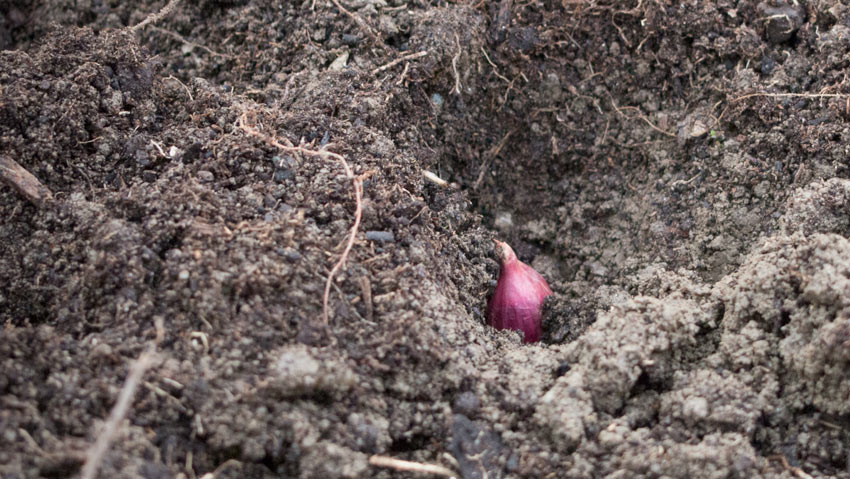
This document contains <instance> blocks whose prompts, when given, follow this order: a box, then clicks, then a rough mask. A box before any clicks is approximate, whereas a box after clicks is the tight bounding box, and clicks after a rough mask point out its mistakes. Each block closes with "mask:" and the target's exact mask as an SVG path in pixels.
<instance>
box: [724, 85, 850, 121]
mask: <svg viewBox="0 0 850 479" xmlns="http://www.w3.org/2000/svg"><path fill="white" fill-rule="evenodd" d="M757 97H766V98H846V99H847V100H848V101H850V94H848V93H767V92H757V93H749V94H747V95H741V96H739V97H735V98H733V99H731V100H729V101H728V102H727V103H726V106H725V107H724V108H723V111H721V112H720V115H719V116H718V117H717V119H716V120H715V121H714V123H713V124H712V126H711V128H714V127H715V126H717V125H718V124H719V123H720V120H722V119H723V116H724V115H725V114H726V111H728V110H729V106H730V105H732V104H733V103H738V102H740V101H743V100H747V99H749V98H757ZM721 103H723V101H722V100H721V101H718V102H717V103H715V104H714V107H712V109H711V110H712V111H715V110H717V107H718V106H720V104H721Z"/></svg>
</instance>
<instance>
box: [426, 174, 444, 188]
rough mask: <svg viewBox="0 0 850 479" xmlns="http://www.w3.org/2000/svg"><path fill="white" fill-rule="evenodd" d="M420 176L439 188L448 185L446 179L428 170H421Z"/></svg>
mask: <svg viewBox="0 0 850 479" xmlns="http://www.w3.org/2000/svg"><path fill="white" fill-rule="evenodd" d="M422 177H423V178H425V179H426V180H428V181H430V182H431V183H434V184H435V185H437V186H439V187H441V188H446V187H448V186H449V182H448V181H446V180H444V179H442V178H440V177H439V176H437V175H436V174H434V173H432V172H430V171H428V170H422Z"/></svg>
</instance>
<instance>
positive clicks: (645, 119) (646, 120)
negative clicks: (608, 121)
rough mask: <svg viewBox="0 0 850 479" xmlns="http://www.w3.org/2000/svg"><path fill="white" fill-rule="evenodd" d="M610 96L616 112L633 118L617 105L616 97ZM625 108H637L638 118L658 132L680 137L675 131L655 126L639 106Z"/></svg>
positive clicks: (624, 116)
mask: <svg viewBox="0 0 850 479" xmlns="http://www.w3.org/2000/svg"><path fill="white" fill-rule="evenodd" d="M609 97H610V100H611V106H613V107H614V110H616V112H617V113H618V114H619V115H620V116H622V117H623V118H628V119H629V120H631V118H629V116H628V115H626V114H625V113H623V110H621V109H620V108H619V107H618V106H617V102H615V101H614V98H613V97H611V96H610V95H609ZM623 108H628V109H633V110H637V112H638V118H639V119H641V120H643V122H644V123H646V124H647V125H649V127H650V128H652V129H653V130H655V131H657V132H658V133H661V134H662V135H666V136H669V137H671V138H678V137H677V136H676V134H674V133H670V132H669V131H664V130H662V129H661V128H658V127H657V126H655V125H654V124H653V123H652V122H651V121H649V118H647V117H646V116H645V115H644V114H643V112H641V111H640V109H639V108H636V107H633V106H632V107H627V106H624V107H623Z"/></svg>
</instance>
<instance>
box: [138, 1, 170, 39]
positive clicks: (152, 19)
mask: <svg viewBox="0 0 850 479" xmlns="http://www.w3.org/2000/svg"><path fill="white" fill-rule="evenodd" d="M178 3H180V0H171V1H170V2H168V5H166V6H164V7H162V9H161V10H160V11H158V12H156V13H151V14H150V15H148V16H147V18H145V19H144V20H142V21H141V22H139V23H137V24H136V25H134V26H133V27H131V30H132V31H134V32H138V31H139V30H141V29H142V28H145V26H147V25H149V24H151V23H156V22H158V21H160V20H162V19H163V18H165V17H166V16H168V15H170V14H171V12H173V11H174V9H175V8H177V4H178Z"/></svg>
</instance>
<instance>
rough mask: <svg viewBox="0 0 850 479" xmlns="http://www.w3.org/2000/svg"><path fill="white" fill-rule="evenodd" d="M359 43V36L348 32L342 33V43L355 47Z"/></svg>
mask: <svg viewBox="0 0 850 479" xmlns="http://www.w3.org/2000/svg"><path fill="white" fill-rule="evenodd" d="M359 43H360V37H358V36H357V35H352V34H350V33H343V34H342V44H343V45H348V46H350V47H355V46H357V45H358V44H359Z"/></svg>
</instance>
